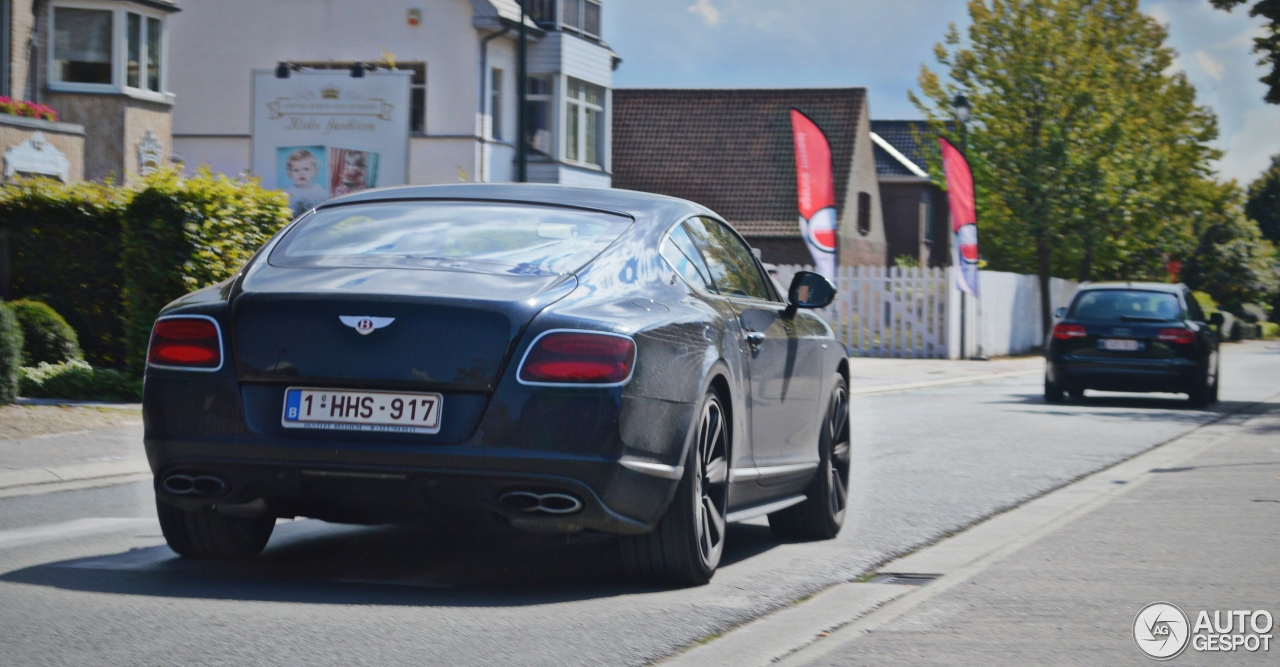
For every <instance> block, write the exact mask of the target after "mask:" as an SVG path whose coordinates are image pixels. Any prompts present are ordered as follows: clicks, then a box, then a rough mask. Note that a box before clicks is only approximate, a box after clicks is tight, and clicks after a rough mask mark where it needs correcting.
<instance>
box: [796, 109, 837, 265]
mask: <svg viewBox="0 0 1280 667" xmlns="http://www.w3.org/2000/svg"><path fill="white" fill-rule="evenodd" d="M791 132H792V136H793V138H794V139H795V145H796V191H797V194H798V195H799V209H800V233H801V234H803V235H804V242H805V245H806V246H808V247H809V254H810V255H812V256H813V263H814V267H815V268H816V269H817V271H818V273H821V274H822V275H824V276H826V277H827V278H829V279H831V280H835V277H836V276H835V273H836V236H837V235H836V221H837V216H836V194H835V190H836V189H835V181H834V179H833V177H832V172H831V144H830V142H828V141H827V135H826V134H824V133H823V132H822V129H821V128H819V127H818V125H817V123H814V122H813V120H812V119H810V118H809V117H808V116H806V115H804V114H803V113H801V112H800V111H799V110H798V109H792V110H791Z"/></svg>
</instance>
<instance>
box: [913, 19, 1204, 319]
mask: <svg viewBox="0 0 1280 667" xmlns="http://www.w3.org/2000/svg"><path fill="white" fill-rule="evenodd" d="M969 13H970V17H971V18H972V25H971V26H970V28H969V33H968V36H967V40H964V41H962V39H961V36H960V34H959V33H958V32H957V30H956V29H955V27H954V26H952V28H951V30H950V31H949V32H948V34H947V35H946V38H945V40H944V43H943V44H939V45H938V46H937V47H936V48H935V56H936V57H937V60H938V63H939V64H940V65H941V66H942V67H943V68H945V69H946V79H944V78H942V77H940V76H939V75H938V74H937V73H935V72H933V71H932V70H930V69H929V68H928V67H922V68H921V73H920V78H919V85H920V92H921V94H922V95H921V96H917V95H916V94H915V93H912V94H911V99H912V101H913V102H915V103H916V105H917V106H918V107H919V108H920V109H921V111H922V112H923V113H925V114H926V116H927V117H928V118H929V120H930V124H931V128H932V129H933V130H934V131H936V132H937V133H939V134H942V135H946V136H948V137H951V138H952V139H953V140H956V139H957V133H956V132H954V131H952V130H950V129H949V128H948V122H947V121H949V120H950V116H951V108H950V107H951V100H952V98H953V97H954V96H955V95H956V94H957V93H960V92H963V93H964V94H965V95H966V96H968V97H969V99H970V101H971V104H972V108H973V113H972V117H971V120H970V122H969V125H968V127H969V132H968V137H967V139H968V142H967V143H968V150H967V154H968V157H969V159H970V161H971V162H972V165H973V170H974V176H975V181H976V186H977V197H978V209H979V227H980V229H981V232H980V234H981V239H982V244H983V254H984V255H985V256H986V257H987V258H988V259H989V260H990V262H991V264H992V267H993V268H996V269H1000V270H1010V271H1018V272H1031V273H1035V274H1037V275H1038V276H1039V277H1040V282H1041V286H1042V289H1041V317H1042V322H1043V324H1044V326H1045V329H1046V330H1047V329H1048V327H1049V325H1050V323H1051V321H1052V320H1051V316H1050V315H1051V314H1050V307H1049V289H1048V283H1049V280H1050V277H1051V276H1053V275H1060V276H1071V277H1077V278H1080V279H1094V278H1103V277H1115V278H1156V279H1162V278H1165V277H1166V273H1165V269H1164V265H1165V262H1166V260H1167V258H1169V257H1170V256H1184V257H1185V256H1186V255H1188V254H1190V252H1191V251H1192V250H1193V249H1194V247H1195V235H1194V233H1193V230H1192V228H1191V222H1192V221H1193V219H1194V215H1195V208H1196V205H1197V203H1198V202H1197V201H1196V200H1195V199H1194V198H1189V197H1187V196H1186V195H1185V194H1184V193H1185V192H1187V191H1188V190H1191V189H1193V188H1194V186H1196V184H1198V183H1199V182H1201V181H1204V180H1206V179H1208V178H1209V176H1210V174H1211V173H1212V172H1211V171H1210V168H1209V163H1210V161H1211V160H1212V159H1214V158H1216V157H1217V156H1218V153H1217V152H1215V151H1214V150H1213V149H1212V148H1210V147H1209V146H1208V143H1209V142H1210V141H1212V140H1213V139H1214V138H1216V136H1217V126H1216V120H1215V118H1214V116H1213V114H1212V112H1210V111H1209V110H1207V109H1205V108H1204V107H1200V106H1197V105H1196V104H1195V89H1194V88H1193V87H1192V86H1191V85H1190V84H1189V83H1188V82H1187V80H1186V78H1185V77H1184V76H1183V75H1181V74H1167V73H1166V72H1169V71H1170V70H1171V66H1172V64H1173V58H1174V53H1173V51H1172V50H1171V49H1170V48H1169V47H1168V46H1166V45H1165V43H1164V42H1165V39H1166V37H1167V34H1166V32H1165V30H1164V29H1163V28H1162V27H1161V26H1160V25H1159V24H1158V23H1156V22H1155V20H1153V19H1152V18H1150V17H1148V16H1146V15H1144V14H1142V13H1141V12H1140V11H1138V2H1137V0H971V2H970V3H969ZM922 98H923V99H922ZM932 167H933V169H934V173H935V174H939V175H940V174H941V169H940V166H939V165H937V164H934V165H932ZM939 179H940V180H941V177H940V176H939Z"/></svg>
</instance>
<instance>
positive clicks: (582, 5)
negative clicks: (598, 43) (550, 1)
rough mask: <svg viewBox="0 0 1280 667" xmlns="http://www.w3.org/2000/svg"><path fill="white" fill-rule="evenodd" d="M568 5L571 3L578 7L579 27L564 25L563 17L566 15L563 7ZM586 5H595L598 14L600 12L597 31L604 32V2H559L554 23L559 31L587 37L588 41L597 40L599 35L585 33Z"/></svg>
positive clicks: (595, 0) (567, 0)
mask: <svg viewBox="0 0 1280 667" xmlns="http://www.w3.org/2000/svg"><path fill="white" fill-rule="evenodd" d="M569 3H573V4H575V5H577V6H578V22H579V23H581V24H582V25H581V26H576V25H572V24H569V23H565V21H564V17H565V16H566V14H567V13H566V12H565V9H564V8H565V5H567V4H569ZM588 3H589V4H593V5H595V6H596V7H597V8H598V9H599V12H600V28H599V30H600V32H604V2H602V1H601V0H560V6H559V7H557V8H556V9H557V13H556V23H557V24H558V25H559V26H560V29H561V30H564V31H567V32H570V33H573V34H576V35H580V36H582V37H587V38H589V39H594V40H599V39H600V35H598V34H596V33H593V32H587V7H586V6H587V4H588Z"/></svg>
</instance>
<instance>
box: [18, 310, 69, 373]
mask: <svg viewBox="0 0 1280 667" xmlns="http://www.w3.org/2000/svg"><path fill="white" fill-rule="evenodd" d="M9 309H10V310H12V311H13V314H14V316H15V317H17V318H18V325H19V326H21V327H22V365H23V366H35V365H36V364H38V363H41V362H44V363H50V364H59V363H62V362H64V361H71V360H73V359H79V358H80V356H81V355H80V343H79V340H78V339H77V338H76V332H75V329H72V328H71V326H70V325H68V324H67V321H66V320H64V319H63V318H62V316H61V315H59V314H58V311H56V310H54V309H52V308H50V307H49V306H48V304H44V303H41V302H39V301H32V300H30V299H21V300H19V301H11V302H9Z"/></svg>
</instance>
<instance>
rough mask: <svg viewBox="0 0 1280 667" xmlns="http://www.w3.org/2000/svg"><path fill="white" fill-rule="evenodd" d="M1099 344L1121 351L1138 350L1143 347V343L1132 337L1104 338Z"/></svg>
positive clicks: (1104, 347)
mask: <svg viewBox="0 0 1280 667" xmlns="http://www.w3.org/2000/svg"><path fill="white" fill-rule="evenodd" d="M1098 344H1099V345H1100V346H1101V347H1102V349H1104V350H1116V351H1120V352H1137V351H1138V350H1141V349H1142V343H1141V342H1139V341H1136V340H1133V339H1130V338H1103V339H1102V340H1100V341H1098Z"/></svg>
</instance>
